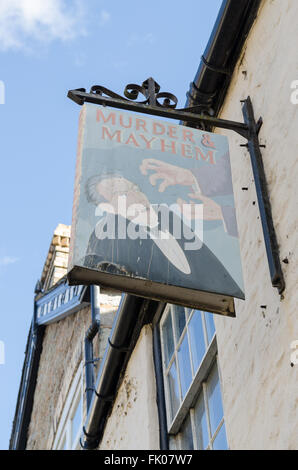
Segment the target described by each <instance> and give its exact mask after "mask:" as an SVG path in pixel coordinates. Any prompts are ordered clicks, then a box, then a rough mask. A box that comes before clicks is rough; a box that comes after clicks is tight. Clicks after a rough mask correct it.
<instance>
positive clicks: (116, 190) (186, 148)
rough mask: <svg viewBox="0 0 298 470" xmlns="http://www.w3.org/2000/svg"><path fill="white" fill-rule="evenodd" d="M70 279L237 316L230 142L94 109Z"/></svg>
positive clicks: (85, 136) (80, 177)
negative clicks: (235, 307)
mask: <svg viewBox="0 0 298 470" xmlns="http://www.w3.org/2000/svg"><path fill="white" fill-rule="evenodd" d="M68 281H69V284H70V285H75V284H100V285H103V286H108V287H110V288H115V289H117V290H121V291H123V292H128V293H131V294H135V295H139V296H143V297H148V298H153V299H157V300H163V301H167V302H172V303H176V304H182V305H185V306H190V307H193V308H200V309H204V310H208V311H212V312H215V313H222V314H226V315H234V301H233V299H234V297H237V298H240V299H243V298H244V293H243V282H242V271H241V263H240V252H239V243H238V233H237V223H236V216H235V206H234V197H233V186H232V177H231V169H230V159H229V148H228V141H227V138H226V137H225V136H222V135H219V134H212V133H208V132H204V131H201V130H197V129H193V128H189V127H185V126H181V125H176V124H173V123H169V122H167V121H163V120H155V119H152V118H147V117H144V116H140V115H137V114H131V113H129V112H126V111H118V110H115V109H110V108H107V107H101V106H96V105H93V104H85V105H84V106H83V108H82V110H81V115H80V125H79V142H78V154H77V166H76V179H75V190H74V204H73V220H72V233H71V249H70V262H69V269H68Z"/></svg>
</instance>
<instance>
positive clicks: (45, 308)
mask: <svg viewBox="0 0 298 470" xmlns="http://www.w3.org/2000/svg"><path fill="white" fill-rule="evenodd" d="M85 292H86V287H85V286H79V285H77V286H69V285H68V284H67V283H66V282H65V283H61V284H58V286H55V288H54V289H52V290H50V291H49V292H47V293H46V294H44V295H43V296H42V297H40V298H39V299H38V300H37V301H36V323H37V324H38V325H49V324H51V323H53V322H57V321H59V320H62V318H65V317H66V316H68V315H70V314H72V313H74V312H76V311H77V310H79V309H81V308H82V307H83V306H84V305H88V303H87V302H86V303H85V302H83V297H84V294H85Z"/></svg>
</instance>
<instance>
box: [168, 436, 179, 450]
mask: <svg viewBox="0 0 298 470" xmlns="http://www.w3.org/2000/svg"><path fill="white" fill-rule="evenodd" d="M169 449H170V450H179V449H178V447H177V441H176V436H170V437H169Z"/></svg>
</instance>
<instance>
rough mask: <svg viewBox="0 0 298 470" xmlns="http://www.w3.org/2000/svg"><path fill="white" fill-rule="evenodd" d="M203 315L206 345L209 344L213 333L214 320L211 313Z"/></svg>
mask: <svg viewBox="0 0 298 470" xmlns="http://www.w3.org/2000/svg"><path fill="white" fill-rule="evenodd" d="M204 315H205V321H206V329H207V336H208V344H209V343H210V342H211V340H212V338H213V336H214V333H215V326H214V319H213V315H212V313H208V312H204Z"/></svg>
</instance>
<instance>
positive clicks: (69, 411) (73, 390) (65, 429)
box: [53, 364, 84, 450]
mask: <svg viewBox="0 0 298 470" xmlns="http://www.w3.org/2000/svg"><path fill="white" fill-rule="evenodd" d="M83 397H84V394H83V366H82V364H80V365H79V367H78V370H77V372H76V375H75V377H74V379H73V381H72V384H71V387H70V390H69V392H68V395H67V399H66V402H65V404H64V407H63V411H62V415H61V418H60V421H59V425H58V429H57V432H56V436H55V439H54V444H53V450H64V449H65V448H64V444H66V450H79V449H80V437H81V434H82V426H83ZM80 401H81V426H79V429H78V431H77V434H76V436H75V439H74V442H73V443H72V442H71V441H72V420H73V417H74V415H75V412H76V410H77V406H78V404H79V402H80Z"/></svg>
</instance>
